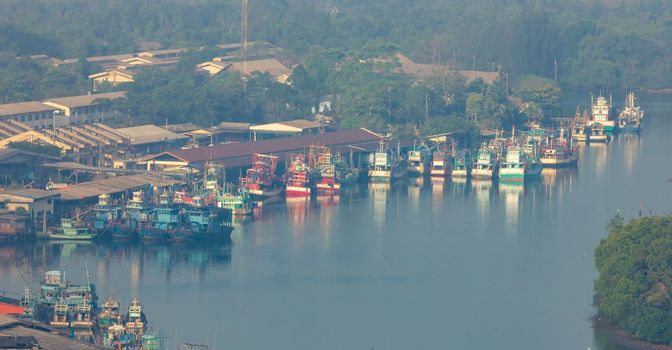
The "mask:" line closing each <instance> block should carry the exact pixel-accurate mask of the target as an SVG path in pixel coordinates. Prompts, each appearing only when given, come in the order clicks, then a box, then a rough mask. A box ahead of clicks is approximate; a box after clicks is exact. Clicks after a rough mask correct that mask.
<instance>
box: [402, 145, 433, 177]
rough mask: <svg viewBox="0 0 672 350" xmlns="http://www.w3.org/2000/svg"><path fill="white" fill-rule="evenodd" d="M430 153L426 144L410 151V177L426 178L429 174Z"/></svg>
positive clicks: (414, 147)
mask: <svg viewBox="0 0 672 350" xmlns="http://www.w3.org/2000/svg"><path fill="white" fill-rule="evenodd" d="M430 159H431V157H430V152H429V149H428V148H427V146H426V145H425V144H424V143H421V144H420V145H419V146H417V147H416V146H415V144H414V145H413V150H411V151H408V176H425V175H427V173H428V172H429V168H430V166H429V163H430Z"/></svg>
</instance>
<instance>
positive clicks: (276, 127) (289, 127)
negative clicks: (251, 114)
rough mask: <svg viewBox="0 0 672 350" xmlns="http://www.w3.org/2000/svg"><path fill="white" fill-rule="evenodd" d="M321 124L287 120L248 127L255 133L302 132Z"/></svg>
mask: <svg viewBox="0 0 672 350" xmlns="http://www.w3.org/2000/svg"><path fill="white" fill-rule="evenodd" d="M320 126H322V124H320V123H318V122H314V121H310V120H305V119H296V120H287V121H284V122H276V123H269V124H261V125H254V126H250V130H252V131H256V132H302V131H304V130H307V129H317V128H319V127H320Z"/></svg>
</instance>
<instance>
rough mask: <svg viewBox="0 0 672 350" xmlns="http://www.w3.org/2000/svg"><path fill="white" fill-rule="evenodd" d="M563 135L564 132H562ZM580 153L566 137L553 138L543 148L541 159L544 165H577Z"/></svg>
mask: <svg viewBox="0 0 672 350" xmlns="http://www.w3.org/2000/svg"><path fill="white" fill-rule="evenodd" d="M561 135H562V132H561ZM578 158H579V156H578V153H577V152H576V149H575V148H573V147H572V145H571V142H567V140H566V139H565V138H564V137H560V138H551V139H550V140H549V141H548V142H547V145H546V146H544V147H543V148H542V149H541V156H540V157H539V160H540V161H541V164H542V165H543V166H544V167H547V168H561V167H571V166H576V164H577V161H578Z"/></svg>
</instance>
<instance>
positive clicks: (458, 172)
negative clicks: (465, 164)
mask: <svg viewBox="0 0 672 350" xmlns="http://www.w3.org/2000/svg"><path fill="white" fill-rule="evenodd" d="M469 174H470V171H469V170H468V169H453V171H452V172H451V174H450V176H452V177H455V178H467V177H469Z"/></svg>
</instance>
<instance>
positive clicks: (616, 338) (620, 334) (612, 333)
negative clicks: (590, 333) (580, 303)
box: [591, 316, 672, 350]
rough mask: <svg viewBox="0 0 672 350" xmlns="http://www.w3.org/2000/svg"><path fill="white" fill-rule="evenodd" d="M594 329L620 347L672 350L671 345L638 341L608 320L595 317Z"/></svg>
mask: <svg viewBox="0 0 672 350" xmlns="http://www.w3.org/2000/svg"><path fill="white" fill-rule="evenodd" d="M591 319H592V321H593V329H595V330H596V331H597V332H602V333H604V334H605V335H606V336H607V337H608V338H609V340H611V341H612V342H613V343H615V344H618V345H623V346H626V347H628V348H630V349H635V350H672V346H671V345H663V344H654V343H650V342H647V341H644V340H637V339H634V338H633V337H632V335H630V334H628V333H626V332H625V331H623V330H622V329H620V328H618V327H617V326H615V325H614V324H612V323H611V322H610V321H609V320H608V319H606V318H603V317H600V316H593V317H592V318H591Z"/></svg>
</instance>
